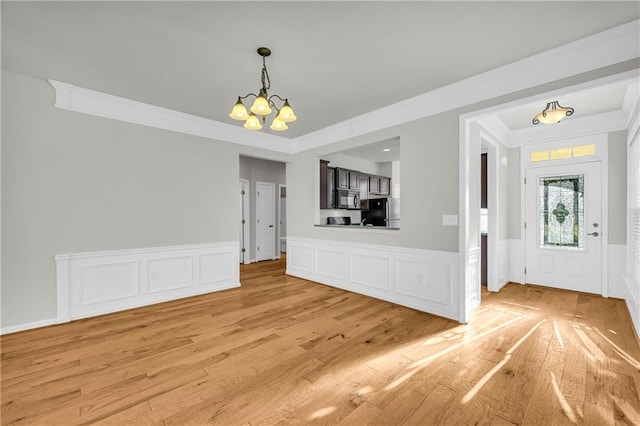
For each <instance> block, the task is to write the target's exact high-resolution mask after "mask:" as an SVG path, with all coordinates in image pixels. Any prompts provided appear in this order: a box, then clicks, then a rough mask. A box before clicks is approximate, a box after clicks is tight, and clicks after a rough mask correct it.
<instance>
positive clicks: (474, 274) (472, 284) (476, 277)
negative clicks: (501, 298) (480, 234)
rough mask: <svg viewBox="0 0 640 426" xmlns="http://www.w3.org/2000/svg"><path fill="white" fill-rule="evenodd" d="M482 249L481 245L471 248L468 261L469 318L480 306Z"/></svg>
mask: <svg viewBox="0 0 640 426" xmlns="http://www.w3.org/2000/svg"><path fill="white" fill-rule="evenodd" d="M481 256H482V250H481V248H480V247H474V248H471V249H469V257H468V263H467V275H468V276H467V300H466V304H467V313H466V315H467V318H470V317H471V314H472V313H473V312H474V311H475V310H476V309H477V308H478V306H480V272H481V271H480V268H481V265H480V261H481V258H482V257H481Z"/></svg>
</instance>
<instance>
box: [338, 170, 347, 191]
mask: <svg viewBox="0 0 640 426" xmlns="http://www.w3.org/2000/svg"><path fill="white" fill-rule="evenodd" d="M336 189H349V170H347V169H336Z"/></svg>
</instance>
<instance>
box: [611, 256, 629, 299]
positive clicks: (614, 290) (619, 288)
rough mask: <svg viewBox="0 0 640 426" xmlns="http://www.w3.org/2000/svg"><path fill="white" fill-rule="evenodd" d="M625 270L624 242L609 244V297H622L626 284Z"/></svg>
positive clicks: (624, 294) (624, 295) (624, 293)
mask: <svg viewBox="0 0 640 426" xmlns="http://www.w3.org/2000/svg"><path fill="white" fill-rule="evenodd" d="M626 271H627V246H626V245H625V244H609V268H608V275H609V297H615V298H618V299H624V298H625V297H626V295H627V285H626V284H625V282H624V274H625V273H626Z"/></svg>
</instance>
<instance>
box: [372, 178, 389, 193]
mask: <svg viewBox="0 0 640 426" xmlns="http://www.w3.org/2000/svg"><path fill="white" fill-rule="evenodd" d="M390 186H391V178H388V177H384V176H369V193H370V194H375V195H389V192H390V191H389V189H390Z"/></svg>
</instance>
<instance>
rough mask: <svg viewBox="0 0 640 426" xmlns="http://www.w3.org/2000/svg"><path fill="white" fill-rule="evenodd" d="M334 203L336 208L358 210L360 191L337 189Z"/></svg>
mask: <svg viewBox="0 0 640 426" xmlns="http://www.w3.org/2000/svg"><path fill="white" fill-rule="evenodd" d="M336 204H337V206H336V208H338V209H347V210H360V192H359V191H344V190H338V191H337V196H336Z"/></svg>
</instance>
